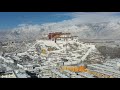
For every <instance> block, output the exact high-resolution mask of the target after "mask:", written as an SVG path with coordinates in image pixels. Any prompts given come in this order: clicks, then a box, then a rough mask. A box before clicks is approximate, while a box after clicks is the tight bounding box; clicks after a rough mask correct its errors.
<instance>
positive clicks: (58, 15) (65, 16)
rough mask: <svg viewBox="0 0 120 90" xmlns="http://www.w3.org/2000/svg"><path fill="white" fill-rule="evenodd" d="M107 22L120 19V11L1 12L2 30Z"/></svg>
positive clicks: (0, 22) (0, 26) (0, 24)
mask: <svg viewBox="0 0 120 90" xmlns="http://www.w3.org/2000/svg"><path fill="white" fill-rule="evenodd" d="M64 20H65V21H72V22H73V23H74V22H81V23H83V22H90V23H92V22H105V21H116V20H117V21H119V20H120V12H0V30H4V29H9V28H14V27H16V26H18V25H19V24H43V23H50V22H61V21H64Z"/></svg>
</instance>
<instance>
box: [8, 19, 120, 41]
mask: <svg viewBox="0 0 120 90" xmlns="http://www.w3.org/2000/svg"><path fill="white" fill-rule="evenodd" d="M49 32H70V33H72V34H74V35H77V36H79V38H81V39H119V38H120V22H118V21H113V22H112V21H110V22H99V23H80V22H78V23H72V22H70V21H63V22H58V23H47V24H42V25H27V24H22V25H19V26H18V27H16V28H14V29H13V30H12V31H11V33H10V34H9V35H7V37H11V38H22V39H30V38H36V37H38V36H40V35H41V34H42V33H49Z"/></svg>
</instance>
